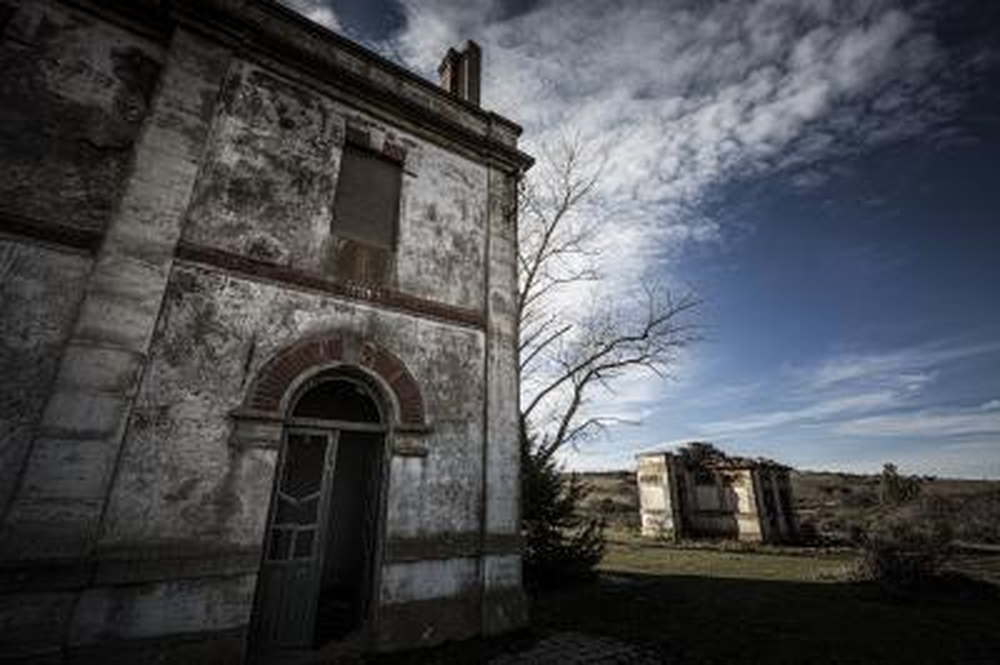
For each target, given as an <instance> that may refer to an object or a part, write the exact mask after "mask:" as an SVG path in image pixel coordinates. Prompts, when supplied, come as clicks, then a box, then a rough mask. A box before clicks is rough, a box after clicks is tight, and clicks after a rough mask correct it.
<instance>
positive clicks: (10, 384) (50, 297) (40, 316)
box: [0, 236, 92, 515]
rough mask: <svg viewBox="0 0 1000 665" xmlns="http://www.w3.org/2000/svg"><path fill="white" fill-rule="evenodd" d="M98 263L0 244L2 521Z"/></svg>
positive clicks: (41, 248) (30, 247) (10, 243)
mask: <svg viewBox="0 0 1000 665" xmlns="http://www.w3.org/2000/svg"><path fill="white" fill-rule="evenodd" d="M91 263H92V261H91V259H90V258H89V257H87V256H81V255H79V254H71V253H67V252H61V251H57V250H54V249H50V248H47V247H44V246H39V245H29V244H24V243H21V242H16V241H13V240H8V239H5V238H3V237H2V236H0V376H2V377H3V381H0V515H2V514H3V513H4V511H5V509H6V506H7V503H8V501H9V500H10V498H11V495H12V493H13V491H14V488H15V484H16V482H17V477H18V474H19V472H20V470H21V468H22V466H23V464H24V461H25V456H26V455H27V452H28V447H29V446H30V445H31V441H32V439H33V438H34V436H35V430H36V428H37V425H38V420H39V419H40V418H41V415H42V409H44V408H45V402H46V399H47V398H48V391H49V389H50V388H51V386H52V381H53V380H54V379H55V374H56V371H57V369H58V367H59V358H60V356H61V355H62V352H63V348H64V346H65V344H66V341H67V339H68V338H69V335H70V332H71V329H72V325H73V321H74V319H75V317H76V312H77V308H78V307H79V305H80V300H81V298H82V297H83V283H84V280H85V278H86V276H87V272H88V271H89V270H90V266H91Z"/></svg>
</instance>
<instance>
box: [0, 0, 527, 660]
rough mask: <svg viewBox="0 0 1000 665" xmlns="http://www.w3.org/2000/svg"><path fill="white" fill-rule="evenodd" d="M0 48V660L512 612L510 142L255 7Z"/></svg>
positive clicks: (399, 639)
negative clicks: (0, 101) (0, 519)
mask: <svg viewBox="0 0 1000 665" xmlns="http://www.w3.org/2000/svg"><path fill="white" fill-rule="evenodd" d="M0 39H2V42H0V99H2V103H0V376H2V377H3V379H4V381H3V382H2V383H0V409H2V411H0V517H2V534H0V557H2V558H0V594H2V595H0V659H4V658H24V659H26V660H29V661H31V660H44V662H63V661H67V662H69V661H72V662H78V661H88V660H93V661H95V662H110V661H109V660H107V654H108V653H114V654H115V655H116V656H115V657H116V658H117V659H118V660H117V661H116V662H140V661H141V660H142V659H143V658H145V657H146V655H148V654H147V652H150V651H153V652H155V653H156V657H157V658H158V659H159V660H158V661H157V662H174V661H188V660H191V659H192V658H194V659H195V660H198V659H202V662H237V661H239V660H240V659H244V660H255V659H258V658H260V657H261V655H262V654H264V655H266V654H268V653H271V652H275V651H278V652H280V651H282V650H285V649H312V648H317V647H318V646H320V645H322V644H330V643H333V644H336V643H338V642H341V643H349V644H352V645H353V646H355V647H359V648H370V649H392V648H399V647H412V646H420V645H424V644H430V643H434V642H438V641H441V640H444V639H448V638H459V637H466V636H470V635H473V634H477V633H487V634H489V633H496V632H500V631H504V630H507V629H510V628H512V627H515V626H518V625H519V624H521V623H522V622H523V621H524V620H525V618H526V614H525V613H526V609H525V604H524V596H523V592H522V590H521V571H520V562H521V559H520V536H519V515H518V512H519V500H518V482H517V479H518V464H519V457H518V448H517V399H518V389H517V388H518V387H517V375H516V367H517V363H516V339H515V338H516V321H515V314H514V301H515V300H514V299H515V290H516V266H515V249H516V197H515V191H516V181H517V179H518V178H519V177H520V175H521V173H522V172H523V171H524V169H526V168H527V167H528V166H530V162H531V160H530V158H528V157H527V156H526V155H524V154H523V153H521V152H519V151H518V149H517V138H518V134H519V132H520V129H519V128H518V127H517V126H516V125H514V124H513V123H511V122H510V121H508V120H505V119H503V118H501V117H499V116H497V115H495V114H493V113H489V112H486V111H483V110H481V109H480V108H479V107H478V105H477V104H475V103H473V102H474V101H477V100H470V99H468V98H466V99H463V98H462V97H461V96H460V95H461V90H459V91H458V92H457V93H456V92H453V91H449V90H444V89H442V88H440V87H438V86H436V85H433V84H431V83H428V82H426V81H424V80H422V79H420V78H418V77H416V76H414V75H412V74H410V73H408V72H406V71H404V70H402V69H400V68H399V67H396V66H395V65H393V64H391V63H389V62H387V61H385V60H383V59H381V58H379V57H377V56H375V55H373V54H372V53H370V52H368V51H366V50H364V49H362V48H361V47H359V46H357V45H355V44H353V43H351V42H349V41H347V40H345V39H343V38H341V37H339V36H337V35H335V34H333V33H330V32H328V31H325V30H323V29H321V28H319V27H318V26H315V25H313V24H311V23H309V22H308V21H306V20H304V19H302V18H300V17H299V16H298V15H296V14H294V13H292V12H290V11H289V10H287V9H285V8H283V7H282V6H281V5H279V4H277V3H276V2H273V1H271V0H173V1H172V2H160V1H159V0H133V1H131V2H126V1H124V0H121V1H113V0H104V1H102V2H96V1H94V2H90V1H87V0H79V1H72V2H70V1H68V0H64V1H58V0H46V1H39V0H30V1H29V0H0ZM473 51H474V49H471V48H470V49H467V51H466V52H473ZM461 55H462V54H461V53H460V52H452V53H451V54H449V58H451V59H452V61H451V62H452V67H451V68H450V69H449V71H455V69H454V68H455V67H456V66H457V67H458V70H460V71H462V72H464V74H463V75H464V76H466V77H468V72H473V73H475V74H476V75H478V62H477V63H475V67H468V66H464V68H463V63H462V62H461ZM473 83H474V84H475V85H474V88H475V93H476V95H478V80H476V81H474V82H469V81H468V80H467V78H466V80H465V83H463V86H464V87H463V88H462V90H471V89H472V87H473ZM451 87H452V88H454V86H453V85H452V86H451Z"/></svg>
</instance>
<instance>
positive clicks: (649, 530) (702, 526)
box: [636, 444, 797, 542]
mask: <svg viewBox="0 0 1000 665" xmlns="http://www.w3.org/2000/svg"><path fill="white" fill-rule="evenodd" d="M699 445H701V446H705V444H694V449H696V450H697V449H699V448H698V446H699ZM690 446H691V444H689V447H690ZM701 450H708V451H710V452H709V454H707V455H704V456H701V457H699V458H697V459H692V456H690V455H683V454H675V453H669V452H654V453H644V454H642V455H639V456H638V471H637V474H636V476H637V481H638V483H639V510H640V519H641V524H642V535H644V536H653V537H660V538H671V539H681V538H735V539H739V540H747V541H762V542H788V541H792V540H794V539H795V538H796V536H797V522H796V519H795V510H794V508H793V505H792V488H791V484H790V482H789V477H788V472H789V468H788V467H786V466H783V465H781V464H778V463H776V462H772V461H770V460H762V459H748V458H743V457H730V456H728V455H725V454H721V453H720V452H719V451H718V450H716V449H715V448H713V447H712V446H707V447H703V448H701Z"/></svg>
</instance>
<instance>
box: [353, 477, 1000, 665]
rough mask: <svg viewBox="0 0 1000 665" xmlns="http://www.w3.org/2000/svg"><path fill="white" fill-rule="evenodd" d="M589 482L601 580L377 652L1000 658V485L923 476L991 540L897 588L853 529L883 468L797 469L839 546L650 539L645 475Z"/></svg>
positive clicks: (389, 660) (668, 659)
mask: <svg viewBox="0 0 1000 665" xmlns="http://www.w3.org/2000/svg"><path fill="white" fill-rule="evenodd" d="M584 480H585V481H586V482H587V483H588V484H589V485H590V486H591V487H592V488H593V490H592V492H591V495H590V497H589V498H588V500H587V501H588V504H587V506H585V510H586V512H587V513H590V514H592V515H599V516H601V517H604V518H605V519H606V521H607V522H608V524H609V526H610V528H609V529H608V530H607V531H606V535H607V536H608V546H607V549H606V551H605V556H604V559H603V561H602V562H601V564H600V566H599V575H598V576H597V579H596V580H594V581H593V582H590V583H580V584H576V585H573V586H569V587H564V588H560V589H553V590H543V591H536V592H535V593H534V594H533V595H532V599H531V600H532V610H531V624H530V627H529V629H528V630H526V631H523V632H521V633H519V634H515V635H508V636H504V637H500V638H494V639H488V640H484V639H478V640H470V641H467V642H462V643H455V644H448V645H444V646H441V647H438V648H436V649H433V650H429V651H423V652H410V653H406V654H395V655H391V656H381V657H379V658H378V659H376V660H375V661H373V662H375V663H379V664H380V665H383V664H384V665H404V664H406V665H409V664H415V663H438V664H448V665H451V664H455V665H457V664H462V663H480V662H488V661H489V660H490V658H492V657H494V656H496V655H497V654H500V653H504V652H511V651H515V652H519V651H521V650H523V649H526V648H530V647H531V645H532V644H533V643H535V642H537V641H538V640H539V639H540V638H543V637H546V636H548V635H552V634H553V633H565V632H574V633H587V634H591V635H596V636H602V637H609V638H613V639H616V640H618V641H622V642H627V643H630V644H635V645H639V646H642V647H645V648H647V649H649V650H652V651H654V652H656V653H658V654H659V655H660V657H661V658H662V660H663V662H665V663H736V662H739V663H906V664H907V665H910V664H913V663H928V664H929V663H935V664H936V663H963V664H967V663H997V664H998V665H1000V545H998V544H997V534H998V526H1000V523H998V520H1000V512H998V511H1000V485H998V483H996V482H995V481H994V482H982V481H949V480H943V481H942V480H925V481H924V483H923V485H922V496H924V497H928V496H932V497H941V498H942V499H944V500H945V501H946V503H945V504H943V505H945V507H946V508H947V510H948V512H947V514H948V515H949V516H951V517H953V518H954V519H956V522H957V525H958V526H961V527H963V528H964V529H965V531H964V533H967V534H980V535H982V536H983V537H981V538H973V539H969V538H962V539H960V540H961V541H962V543H965V545H963V548H962V549H961V551H960V553H959V554H958V555H956V556H955V557H953V559H952V561H951V563H950V564H949V567H948V569H947V570H946V574H945V575H944V576H943V577H942V578H941V580H940V581H938V582H936V583H934V584H933V585H931V586H930V587H929V588H925V589H923V590H922V591H921V592H920V593H919V595H916V596H910V597H904V598H900V597H892V596H888V595H886V594H885V593H884V592H883V591H882V590H880V589H879V587H878V586H877V585H876V584H875V583H871V582H858V581H856V580H855V577H854V575H853V571H854V570H855V564H856V561H857V558H858V556H859V554H858V550H857V549H855V548H854V547H853V546H850V545H849V543H850V542H851V541H850V539H849V538H846V537H844V536H845V535H846V534H847V532H848V531H849V530H850V527H851V526H852V525H863V524H865V523H866V522H868V521H870V520H871V519H872V518H873V517H874V516H877V514H878V510H879V508H878V505H877V504H878V499H877V489H878V488H877V480H876V479H875V477H873V476H852V475H848V474H832V473H808V472H806V473H796V474H795V476H794V477H793V483H795V489H794V490H793V491H794V492H795V493H796V504H797V508H798V510H799V514H800V519H801V518H804V519H810V520H813V523H814V524H816V525H817V526H818V527H819V531H820V533H821V535H822V536H823V539H822V542H824V543H828V544H832V545H828V546H826V547H813V548H805V547H779V546H766V545H747V544H741V543H736V542H732V543H699V542H691V543H685V544H683V545H682V546H677V545H672V544H669V543H665V542H659V541H655V540H649V539H643V538H640V537H639V536H638V535H637V524H638V500H637V496H636V494H637V493H636V486H635V477H634V474H632V473H627V472H619V473H604V474H586V475H585V476H584ZM960 533H961V532H960ZM968 543H977V544H975V545H971V544H968ZM984 543H985V544H984ZM990 543H992V544H990ZM525 662H527V661H525ZM573 662H576V661H573ZM566 665H571V664H570V663H569V662H567V663H566Z"/></svg>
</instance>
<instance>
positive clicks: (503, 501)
mask: <svg viewBox="0 0 1000 665" xmlns="http://www.w3.org/2000/svg"><path fill="white" fill-rule="evenodd" d="M488 178H489V187H488V190H489V201H488V216H489V222H488V224H489V229H488V241H487V257H486V270H487V280H486V284H487V293H486V321H487V329H486V376H487V381H486V386H487V387H486V391H487V392H486V404H487V406H486V441H485V445H486V450H485V453H484V456H483V458H484V459H483V463H484V465H485V471H484V475H483V482H484V484H485V487H484V491H483V497H484V501H485V506H484V510H483V520H484V524H483V530H484V543H483V565H482V585H483V632H484V633H486V634H495V633H500V632H503V631H506V630H510V629H511V628H516V627H518V626H521V625H523V624H524V622H525V621H527V605H526V601H525V597H524V591H523V589H522V586H521V554H520V547H519V543H520V530H521V518H520V490H521V479H520V469H521V452H520V448H519V443H518V413H519V407H518V405H519V403H520V402H519V399H518V389H519V386H518V370H517V314H516V301H515V298H516V297H517V217H516V200H517V199H516V179H515V177H514V176H512V175H511V174H508V173H506V172H504V171H502V170H500V169H498V168H496V167H490V169H489V175H488Z"/></svg>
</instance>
